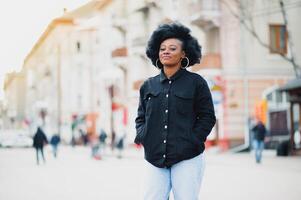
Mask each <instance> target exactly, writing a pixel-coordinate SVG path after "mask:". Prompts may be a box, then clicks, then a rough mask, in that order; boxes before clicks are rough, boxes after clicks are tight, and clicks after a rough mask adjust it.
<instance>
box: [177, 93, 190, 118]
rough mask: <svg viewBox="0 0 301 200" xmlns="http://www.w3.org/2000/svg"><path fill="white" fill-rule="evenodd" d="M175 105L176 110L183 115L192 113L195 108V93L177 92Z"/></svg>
mask: <svg viewBox="0 0 301 200" xmlns="http://www.w3.org/2000/svg"><path fill="white" fill-rule="evenodd" d="M174 96H175V104H176V107H177V108H176V109H177V111H178V112H179V113H181V114H188V113H192V110H193V109H192V108H193V93H192V92H186V91H184V92H181V91H175V92H174Z"/></svg>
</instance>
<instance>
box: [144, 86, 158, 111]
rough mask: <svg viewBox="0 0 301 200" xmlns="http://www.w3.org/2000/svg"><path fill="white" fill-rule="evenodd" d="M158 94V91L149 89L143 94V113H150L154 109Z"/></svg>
mask: <svg viewBox="0 0 301 200" xmlns="http://www.w3.org/2000/svg"><path fill="white" fill-rule="evenodd" d="M159 94H160V92H159V91H149V92H147V93H146V94H145V95H144V98H143V99H144V102H145V115H150V113H152V112H153V110H155V107H156V105H157V104H158V103H159Z"/></svg>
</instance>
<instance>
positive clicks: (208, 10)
mask: <svg viewBox="0 0 301 200" xmlns="http://www.w3.org/2000/svg"><path fill="white" fill-rule="evenodd" d="M191 9H192V10H191V13H193V14H192V15H191V21H192V23H193V24H195V25H197V26H199V27H201V28H204V29H205V30H210V29H211V28H215V27H219V26H220V20H219V17H220V13H221V12H220V6H219V1H218V0H198V1H196V2H194V3H192V4H191Z"/></svg>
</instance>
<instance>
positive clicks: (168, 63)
mask: <svg viewBox="0 0 301 200" xmlns="http://www.w3.org/2000/svg"><path fill="white" fill-rule="evenodd" d="M184 57H185V53H184V51H183V50H182V41H180V40H178V39H175V38H170V39H166V40H164V41H163V42H162V43H161V45H160V49H159V59H160V62H161V63H162V64H163V66H165V67H175V66H177V67H180V65H181V60H182V58H184Z"/></svg>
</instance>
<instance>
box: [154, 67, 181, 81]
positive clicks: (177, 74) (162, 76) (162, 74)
mask: <svg viewBox="0 0 301 200" xmlns="http://www.w3.org/2000/svg"><path fill="white" fill-rule="evenodd" d="M185 71H186V69H182V68H180V69H179V70H178V71H177V72H176V73H175V74H174V75H172V76H171V77H170V78H169V79H168V78H167V77H166V75H165V74H164V70H163V68H162V69H161V73H160V82H161V83H163V82H164V81H167V80H172V81H174V80H176V79H177V78H179V77H180V76H181V75H182V74H183V73H184V72H185Z"/></svg>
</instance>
